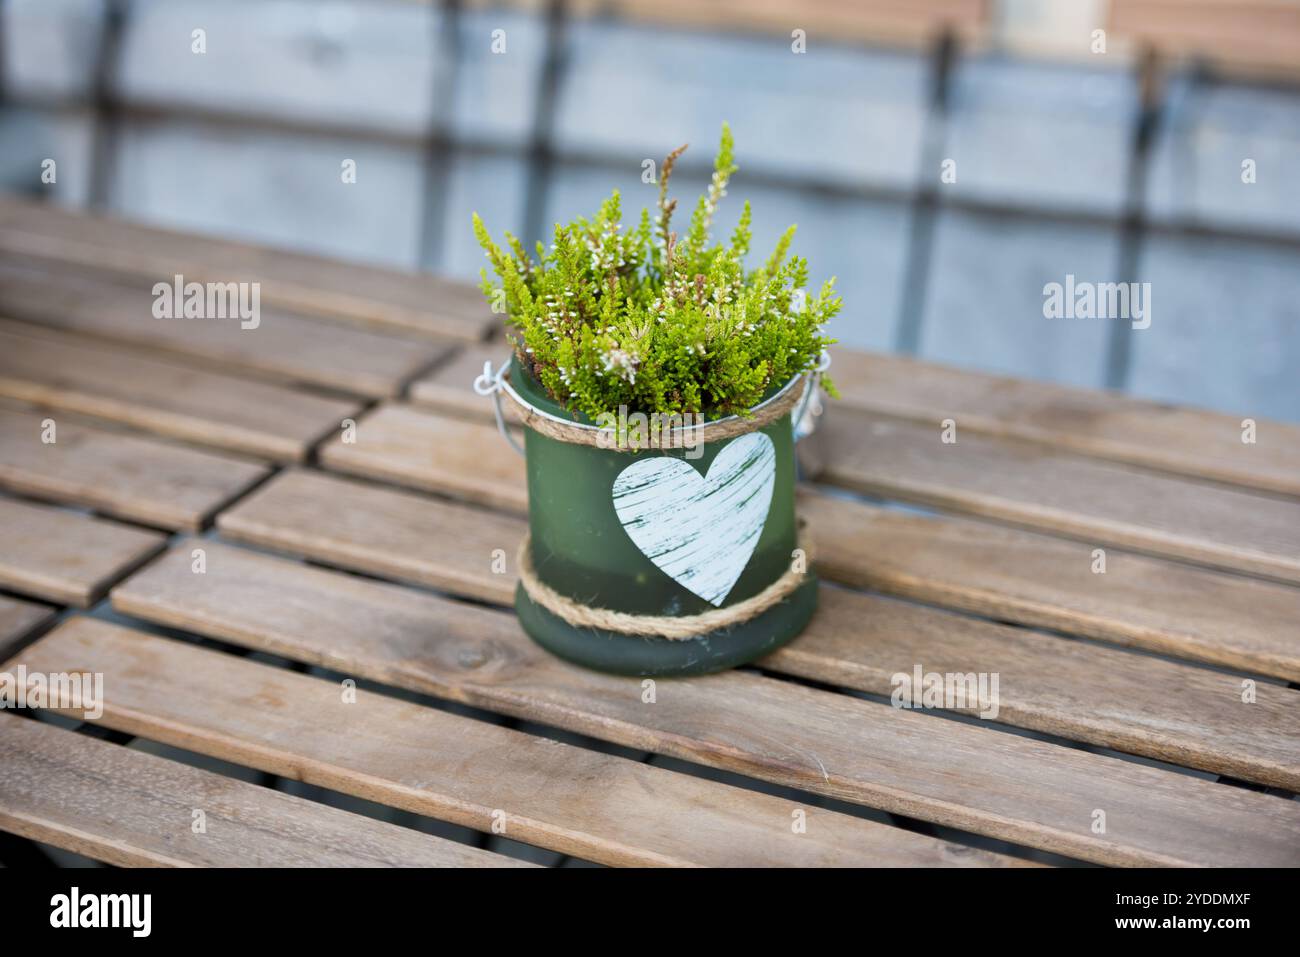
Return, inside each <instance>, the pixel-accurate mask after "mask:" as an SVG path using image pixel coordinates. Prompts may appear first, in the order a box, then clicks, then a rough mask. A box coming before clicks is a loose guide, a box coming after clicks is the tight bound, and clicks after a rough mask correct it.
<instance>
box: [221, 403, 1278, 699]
mask: <svg viewBox="0 0 1300 957" xmlns="http://www.w3.org/2000/svg"><path fill="white" fill-rule="evenodd" d="M405 421H406V423H407V424H406V426H405V429H406V433H405V439H404V442H403V443H402V444H401V445H399V444H398V443H391V444H388V445H385V446H383V447H382V451H383V452H384V453H385V454H384V455H383V456H381V455H380V454H379V451H380V449H379V448H378V447H376V448H375V449H372V450H370V451H366V450H365V449H359V450H358V451H357V452H356V453H355V454H354V455H353V456H352V458H351V461H350V462H349V471H351V472H354V473H357V474H368V475H372V476H375V477H380V478H384V479H387V480H390V481H397V482H400V483H403V484H407V485H412V486H415V487H423V488H440V490H442V491H445V492H449V493H452V494H456V495H459V496H462V497H465V498H467V499H470V500H472V501H478V502H488V503H496V504H499V505H502V506H503V507H506V508H508V509H509V510H510V511H522V510H523V509H524V508H525V507H526V492H525V490H524V488H523V486H522V484H516V485H513V486H507V485H504V484H502V483H501V482H500V481H493V482H491V483H488V484H485V485H483V486H482V487H480V486H478V485H476V484H475V483H474V482H473V475H474V474H475V472H476V470H482V471H483V473H484V474H485V475H487V476H497V475H503V474H506V472H507V471H508V470H510V469H518V468H519V465H518V457H517V456H516V455H515V453H514V452H513V451H512V450H511V449H510V448H509V447H508V446H507V445H506V444H505V441H504V440H503V439H502V438H501V437H500V436H499V435H498V434H497V433H496V427H495V426H493V425H488V424H486V423H477V424H475V423H467V422H463V421H458V420H452V419H449V418H447V417H443V416H440V415H439V414H438V413H436V412H433V411H432V410H430V411H428V412H422V413H420V414H416V413H415V412H414V411H413V410H412V411H411V412H410V413H409V414H407V415H406V416H405ZM443 422H455V425H454V426H452V425H447V426H444V425H443ZM443 428H448V429H451V428H454V430H455V432H456V434H457V436H458V441H457V442H456V443H447V444H439V443H438V442H437V437H438V435H439V434H440V430H442V429H443ZM959 444H960V440H959ZM403 446H404V447H405V448H407V449H408V451H409V450H414V451H417V452H419V453H421V454H424V453H425V450H428V452H427V454H428V455H429V456H430V459H432V457H434V456H436V457H437V461H438V466H437V468H436V469H435V468H433V467H432V465H424V464H422V463H421V461H420V460H419V459H416V458H414V457H413V456H407V457H406V458H404V459H403V460H402V461H401V462H396V461H394V459H395V457H396V454H397V451H398V450H399V449H400V448H401V447H403ZM882 454H883V453H882ZM326 461H327V462H328V461H329V459H328V458H327V459H326ZM448 474H452V475H454V476H455V479H454V481H451V482H444V481H443V480H444V478H445V477H446V476H447V475H448ZM294 481H295V482H296V481H299V480H297V479H295V480H294ZM511 487H513V488H514V490H515V495H516V498H515V500H514V501H513V502H510V501H508V492H509V488H511ZM1213 491H1215V492H1219V491H1222V490H1219V489H1215V490H1213ZM348 494H349V495H351V494H354V493H352V492H349V493H348ZM288 497H289V498H290V499H293V498H294V496H293V495H292V494H290V495H288ZM308 499H310V495H309V496H308ZM366 500H367V501H369V498H367V499H366ZM386 501H388V500H387V499H386V498H385V497H384V496H383V495H382V494H380V495H379V500H378V502H376V504H375V505H374V506H373V507H376V508H379V509H380V510H381V512H382V511H386V509H385V506H384V505H383V504H382V503H383V502H386ZM419 501H420V500H419V499H416V498H412V499H410V500H409V501H408V502H407V504H405V505H396V504H395V505H394V506H393V507H394V508H397V509H399V510H403V509H409V510H410V512H411V513H412V514H420V513H421V512H422V509H421V507H420V505H419ZM1263 501H1265V502H1266V503H1267V504H1268V505H1274V504H1287V503H1282V502H1278V501H1275V500H1272V499H1268V500H1263ZM814 506H815V507H814ZM281 507H285V508H288V509H289V510H290V511H289V512H288V513H287V514H290V515H301V516H302V529H301V535H302V536H303V537H304V538H305V539H307V540H311V539H312V538H313V536H315V535H316V533H314V531H313V529H312V526H310V525H309V524H307V523H308V522H309V521H310V518H311V516H312V514H313V513H314V510H315V509H316V508H317V507H318V506H317V505H315V504H311V503H310V502H308V503H307V504H292V505H291V504H287V503H284V504H282V506H281ZM805 507H806V508H808V510H809V517H810V520H811V522H812V531H813V534H814V535H815V537H816V541H817V548H818V559H817V561H818V565H819V567H820V568H821V569H822V572H823V574H826V575H829V576H830V577H831V578H832V579H834V580H838V581H841V582H844V583H846V584H850V585H855V586H861V587H871V588H877V589H880V590H883V591H891V592H895V593H899V594H903V595H906V596H909V597H918V598H921V599H922V600H925V601H931V602H935V603H936V604H941V605H947V606H952V607H956V608H962V609H965V610H974V611H977V612H980V613H982V614H989V615H992V616H994V617H997V618H1003V619H1006V620H1010V621H1017V622H1023V623H1025V624H1032V625H1039V626H1045V627H1049V628H1054V629H1060V630H1063V631H1070V632H1074V633H1077V634H1082V635H1087V636H1089V637H1093V638H1101V639H1106V640H1111V641H1117V642H1120V643H1122V644H1130V645H1134V646H1136V647H1141V648H1146V649H1150V650H1153V651H1158V652H1161V653H1164V654H1171V655H1176V656H1180V657H1187V658H1192V659H1195V660H1202V661H1209V662H1213V663H1215V664H1222V665H1227V666H1230V667H1236V668H1243V669H1246V670H1249V671H1255V672H1259V673H1262V674H1268V675H1274V676H1277V677H1281V678H1287V679H1288V680H1296V677H1295V676H1296V675H1297V674H1300V646H1298V645H1297V642H1296V640H1295V629H1294V624H1293V622H1294V621H1295V620H1300V591H1298V590H1296V589H1295V588H1294V587H1290V586H1283V585H1277V584H1274V583H1272V582H1256V581H1249V580H1245V579H1242V578H1240V577H1238V576H1235V575H1224V574H1220V573H1217V572H1212V571H1208V570H1202V569H1198V568H1192V567H1188V566H1185V565H1182V564H1179V563H1175V562H1168V561H1163V560H1158V559H1148V558H1145V557H1141V556H1137V555H1132V554H1128V553H1125V552H1122V551H1119V550H1117V549H1113V548H1111V549H1108V550H1107V553H1108V559H1107V560H1108V569H1109V571H1108V573H1107V574H1105V575H1094V574H1093V572H1092V567H1093V561H1094V560H1093V549H1094V548H1095V547H1096V545H1097V544H1100V543H1085V544H1081V543H1077V542H1068V541H1060V540H1054V539H1051V538H1046V537H1043V536H1039V535H1036V534H1032V533H1029V532H1021V531H1019V530H1018V529H1010V528H1004V527H1000V526H997V525H992V524H988V523H983V522H978V523H977V522H969V521H966V520H964V519H957V518H953V519H948V518H920V517H915V516H903V515H898V514H897V513H890V512H885V511H883V510H881V509H878V508H874V507H872V506H868V505H863V504H859V503H855V502H850V501H847V500H844V499H825V500H823V499H821V498H819V497H818V496H817V494H816V493H808V497H807V504H806V506H805ZM1157 509H1158V506H1155V505H1153V506H1152V510H1153V511H1156V510H1157ZM258 511H262V510H258ZM265 514H266V515H267V517H268V519H269V521H268V522H267V523H265V527H264V528H260V529H248V530H247V531H249V532H250V533H252V534H253V536H254V538H253V540H256V541H259V542H260V543H262V544H268V545H272V546H275V544H276V542H277V539H279V538H280V537H282V536H283V535H284V534H285V533H286V531H287V529H288V528H289V527H291V522H289V521H286V522H279V521H278V520H277V517H276V515H275V509H274V508H268V509H266V510H265ZM478 515H479V513H477V512H456V511H455V510H453V511H452V512H450V513H440V514H439V516H438V518H437V519H436V521H435V520H433V519H432V518H431V520H430V522H429V524H428V525H427V526H426V527H425V528H424V530H423V532H422V533H421V535H422V536H423V537H424V538H425V540H426V541H427V536H429V535H436V534H437V530H438V528H440V527H443V525H444V524H445V526H446V527H448V528H455V529H458V530H460V531H458V534H463V535H465V536H467V540H469V541H472V542H478V541H479V539H478V538H477V537H475V535H474V530H473V526H474V525H475V523H476V522H477V521H479V518H478ZM841 516H842V519H843V520H842V521H841ZM1196 520H1197V521H1200V519H1199V518H1197V519H1196ZM245 523H246V520H245V519H244V518H243V516H242V513H238V510H237V514H236V516H234V517H232V518H231V525H230V526H229V529H230V531H231V533H232V534H244V533H245V529H244V528H243V527H242V526H243V525H244V524H245ZM277 524H279V525H280V526H281V527H280V528H278V529H277V528H275V526H276V525H277ZM393 524H394V526H400V525H401V523H400V522H394V523H393ZM1252 527H1253V526H1252ZM521 529H522V524H517V525H516V526H515V531H514V532H513V533H508V532H505V531H504V530H501V531H494V532H493V533H492V535H491V536H489V539H488V541H486V542H484V545H485V547H488V548H497V547H499V548H503V549H505V550H506V553H507V554H509V555H513V554H514V551H513V549H514V547H515V546H514V544H499V543H500V540H501V538H502V537H503V536H505V537H511V539H512V541H517V536H518V535H521V534H522V531H521ZM400 531H401V529H400V528H399V527H395V528H394V530H393V534H394V535H397V534H399V533H400ZM259 533H260V534H259ZM347 534H348V535H351V534H352V533H351V531H349V532H348V533H347ZM357 534H358V535H359V536H360V539H359V541H361V542H370V538H371V537H372V536H373V535H374V532H373V530H372V531H371V532H367V531H365V530H359V531H358V533H357ZM1282 534H1284V535H1285V534H1287V533H1285V532H1283V533H1282ZM317 537H320V538H322V539H323V541H321V542H318V543H317V544H318V545H319V546H320V550H321V552H322V554H324V555H325V556H326V558H327V560H328V558H329V556H330V555H331V554H334V555H337V554H340V553H342V552H346V551H347V550H348V549H349V548H356V547H361V546H359V545H358V544H356V543H354V542H352V541H351V540H350V539H349V540H348V541H349V544H348V545H347V546H346V547H345V546H344V545H343V544H342V543H340V542H334V543H330V542H329V539H330V536H328V535H324V536H317ZM345 537H346V536H345ZM491 542H495V543H497V544H489V543H491ZM918 542H919V543H926V545H925V547H918V545H917V543H918ZM958 543H960V544H958ZM365 548H366V549H367V553H366V555H365V558H364V561H365V562H368V563H372V562H373V563H382V569H383V570H379V571H377V573H378V574H390V575H392V576H393V577H399V578H402V579H404V580H407V581H416V582H420V583H422V584H431V585H434V586H435V587H439V588H449V589H452V590H460V589H467V590H465V591H464V592H463V593H464V594H470V595H474V596H475V597H489V598H490V597H492V596H491V595H485V594H483V588H484V587H488V588H491V587H492V583H491V582H490V581H486V580H485V577H484V576H483V575H481V574H480V575H479V576H478V577H477V579H476V580H473V581H471V582H466V581H465V580H464V578H463V574H462V575H461V577H459V578H454V579H453V578H450V577H448V575H447V574H446V573H445V569H444V567H443V566H444V565H446V564H447V561H446V559H445V558H444V557H443V556H439V555H437V554H436V553H431V552H429V551H428V550H427V548H426V549H421V548H419V547H418V544H413V547H412V548H411V549H410V550H409V551H407V552H406V554H405V556H404V557H403V556H399V555H397V554H394V553H392V551H391V550H389V549H387V548H386V547H385V545H384V539H383V538H382V536H380V537H379V538H378V539H377V540H375V541H373V542H372V543H370V544H367V545H366V546H365ZM940 549H943V550H944V551H940ZM352 557H355V556H352ZM1117 567H1118V568H1120V572H1118V573H1117V572H1116V571H1115V569H1116V568H1117ZM371 570H373V569H371ZM1125 576H1135V577H1125ZM498 577H499V576H498ZM1130 582H1137V583H1140V584H1137V585H1133V586H1130ZM505 587H506V586H505V583H502V582H497V583H496V591H497V592H498V593H503V592H502V589H503V588H505ZM506 600H508V596H507V599H506Z"/></svg>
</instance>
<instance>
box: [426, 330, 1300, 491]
mask: <svg viewBox="0 0 1300 957" xmlns="http://www.w3.org/2000/svg"><path fill="white" fill-rule="evenodd" d="M834 360H835V365H834V367H833V373H834V377H835V385H836V386H837V387H838V388H839V390H840V394H841V398H840V399H839V400H838V401H834V402H830V403H828V405H829V406H830V409H829V415H828V421H834V419H836V418H838V417H839V414H838V413H839V410H840V408H841V407H842V406H851V407H856V408H860V409H863V410H865V411H868V412H874V413H877V414H880V415H889V416H896V417H898V418H903V419H908V420H911V421H913V422H917V423H920V424H921V425H924V426H928V427H929V428H930V429H931V430H932V434H935V435H937V434H938V433H939V430H940V428H941V423H942V422H943V421H944V420H945V419H952V420H953V421H954V422H956V423H957V429H958V434H959V435H965V434H967V433H968V432H970V433H977V434H983V435H992V436H997V437H1001V438H1012V439H1023V440H1026V441H1032V442H1036V443H1039V444H1041V445H1045V446H1048V447H1051V448H1057V449H1064V450H1069V451H1074V452H1080V453H1083V454H1085V455H1090V456H1095V457H1097V458H1101V459H1109V460H1112V461H1116V462H1128V463H1131V464H1134V465H1142V466H1147V467H1150V468H1153V469H1160V470H1163V471H1167V472H1171V473H1175V474H1179V475H1185V476H1189V477H1193V478H1205V479H1213V480H1217V481H1220V482H1227V483H1231V484H1234V485H1240V486H1243V487H1245V488H1252V489H1257V490H1260V491H1268V492H1280V493H1284V494H1289V495H1300V426H1295V425H1290V424H1287V423H1283V422H1271V421H1267V420H1257V421H1256V423H1255V425H1256V431H1255V439H1256V441H1255V442H1254V444H1247V443H1244V442H1242V432H1243V425H1242V422H1243V419H1245V418H1247V417H1249V415H1250V413H1249V411H1248V410H1243V411H1242V414H1241V415H1226V414H1223V413H1219V412H1209V411H1205V410H1201V409H1189V408H1185V407H1182V406H1174V405H1167V404H1165V403H1161V402H1151V401H1147V400H1143V399H1136V398H1132V397H1130V396H1126V395H1121V394H1119V393H1116V392H1102V391H1098V390H1091V389H1075V388H1071V387H1069V386H1063V385H1057V384H1055V383H1048V382H1036V381H1033V380H1030V379H1015V378H1010V377H1007V376H998V375H991V374H988V373H983V372H973V371H969V370H965V369H955V368H952V367H951V366H944V365H939V364H937V363H931V362H922V361H920V360H917V359H910V358H906V357H902V356H888V355H880V354H878V353H871V352H857V351H855V350H852V349H841V348H838V347H837V348H836V349H835V350H834ZM436 375H437V371H436V370H435V372H434V373H433V374H432V375H431V376H430V377H428V378H426V379H423V380H421V383H420V387H419V388H420V389H421V390H422V391H424V394H426V395H428V396H430V401H432V400H433V399H434V398H441V396H442V395H443V392H444V390H445V391H447V392H450V391H451V386H452V383H450V382H446V383H445V384H444V383H442V382H439V383H438V384H439V386H440V387H441V388H440V389H438V390H437V391H434V390H433V388H432V387H431V386H430V385H428V384H427V383H429V381H430V378H432V377H434V376H436ZM413 396H414V393H413ZM471 397H474V396H471ZM474 398H476V397H474ZM866 451H867V452H870V449H869V448H867V450H866Z"/></svg>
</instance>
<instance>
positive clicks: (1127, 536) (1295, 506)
mask: <svg viewBox="0 0 1300 957" xmlns="http://www.w3.org/2000/svg"><path fill="white" fill-rule="evenodd" d="M825 419H826V421H825V422H824V423H823V424H822V426H821V427H822V428H823V429H825V433H826V434H825V447H826V450H827V455H826V468H825V471H824V472H823V473H822V475H821V479H822V480H823V481H825V482H829V483H831V484H835V485H842V486H844V487H847V488H851V489H854V490H856V491H859V492H866V493H868V494H872V495H880V496H883V497H885V498H894V499H900V500H902V501H906V502H916V503H919V504H922V505H930V506H934V507H937V508H942V509H948V510H952V511H957V512H963V513H967V514H972V515H980V516H985V517H989V518H995V519H998V520H1001V521H1006V522H1011V523H1013V524H1017V525H1023V526H1026V527H1029V528H1035V529H1039V530H1042V531H1047V532H1053V533H1057V534H1062V535H1068V536H1070V537H1073V538H1079V539H1081V540H1083V541H1087V542H1090V543H1092V544H1094V545H1113V546H1118V547H1123V548H1132V549H1135V550H1138V551H1143V552H1148V553H1151V554H1156V555H1162V556H1166V557H1171V558H1181V559H1186V560H1189V561H1195V562H1200V563H1204V564H1207V565H1212V566H1215V567H1219V568H1226V569H1229V570H1233V571H1244V572H1249V573H1252V574H1257V575H1264V576H1267V577H1271V578H1276V579H1279V580H1282V581H1288V582H1294V583H1300V501H1290V500H1285V499H1280V498H1275V497H1273V496H1267V495H1258V494H1255V493H1251V492H1245V491H1238V490H1236V489H1228V488H1221V487H1218V486H1214V485H1208V484H1205V483H1203V482H1198V481H1194V480H1191V479H1182V478H1175V477H1173V476H1167V475H1159V474H1156V473H1153V472H1149V471H1145V470H1142V469H1137V468H1133V467H1131V466H1125V465H1116V464H1111V463H1107V462H1098V461H1094V460H1091V459H1088V458H1085V457H1083V456H1079V455H1075V454H1073V453H1070V452H1056V451H1051V450H1047V449H1043V448H1042V447H1041V446H1038V445H1034V444H1032V443H1026V442H1019V441H1016V440H1012V439H998V438H991V437H987V436H981V435H972V434H963V433H962V432H961V425H960V423H959V424H958V426H957V433H956V434H957V441H956V442H953V443H951V444H945V443H944V442H943V441H942V438H941V432H942V429H941V427H940V425H939V423H937V422H936V423H934V425H933V426H923V425H918V424H916V423H912V422H902V421H899V420H897V419H889V418H885V417H883V416H877V415H872V414H870V413H866V412H853V411H849V410H834V412H833V413H832V414H829V415H827V416H825Z"/></svg>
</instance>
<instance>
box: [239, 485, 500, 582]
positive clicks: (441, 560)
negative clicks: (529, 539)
mask: <svg viewBox="0 0 1300 957" xmlns="http://www.w3.org/2000/svg"><path fill="white" fill-rule="evenodd" d="M327 502H332V503H333V504H332V505H329V506H328V514H329V520H328V521H322V520H321V516H322V515H323V514H325V513H323V512H322V511H321V509H322V507H323V506H324V505H325V503H327ZM524 526H525V523H524V522H523V520H522V519H519V518H517V517H514V516H509V515H499V514H496V513H494V512H487V511H483V510H482V509H478V508H471V507H468V506H464V505H456V504H453V503H449V502H440V501H436V500H434V499H431V498H428V497H426V496H423V495H417V494H414V493H410V492H399V491H396V490H394V489H388V488H382V487H380V486H376V485H371V484H369V483H366V482H358V481H353V480H351V479H345V478H336V477H334V476H330V475H324V474H322V473H319V472H308V471H304V470H298V469H294V470H290V471H287V472H285V473H284V474H282V475H279V476H276V477H275V478H273V479H271V481H269V482H268V483H266V485H264V486H262V487H261V488H260V489H257V490H256V491H254V492H253V493H252V494H251V495H249V496H248V497H246V498H244V499H243V500H242V501H240V502H238V503H237V504H235V505H234V506H233V507H231V508H229V509H227V510H226V511H224V512H222V513H221V515H219V516H218V517H217V527H218V528H219V529H220V530H221V533H222V534H223V535H225V536H227V537H229V538H233V539H237V540H240V541H246V542H253V543H255V544H258V545H265V546H267V547H269V548H275V549H279V550H281V551H287V552H290V553H294V554H301V555H310V556H312V557H314V558H316V559H319V560H320V561H324V562H328V563H331V564H336V565H341V566H343V567H346V568H355V569H358V570H363V571H366V572H369V573H371V574H374V575H378V576H381V577H385V578H395V579H398V580H401V581H407V582H414V583H416V584H420V585H429V586H431V587H433V588H441V589H445V590H447V591H451V592H454V593H456V594H459V595H465V596H468V597H470V598H479V599H483V600H485V601H495V602H498V603H506V602H509V601H511V599H512V596H513V595H514V587H515V586H514V579H513V574H511V575H504V574H502V575H497V574H493V573H492V566H493V557H494V554H493V553H494V552H495V551H496V550H497V549H500V550H501V551H502V553H503V556H504V557H505V558H506V562H507V564H508V565H511V566H512V565H513V564H514V554H515V550H516V549H517V548H518V547H519V542H520V541H521V540H522V538H523V533H524Z"/></svg>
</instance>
